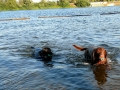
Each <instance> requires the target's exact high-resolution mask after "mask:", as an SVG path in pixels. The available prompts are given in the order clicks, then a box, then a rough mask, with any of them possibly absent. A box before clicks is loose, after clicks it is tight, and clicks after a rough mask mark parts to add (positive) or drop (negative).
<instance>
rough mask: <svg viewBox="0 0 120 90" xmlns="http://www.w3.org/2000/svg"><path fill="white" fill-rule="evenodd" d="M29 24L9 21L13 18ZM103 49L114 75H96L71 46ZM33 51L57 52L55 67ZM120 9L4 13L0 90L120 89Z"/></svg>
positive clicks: (1, 18) (0, 22)
mask: <svg viewBox="0 0 120 90" xmlns="http://www.w3.org/2000/svg"><path fill="white" fill-rule="evenodd" d="M23 17H24V18H30V19H28V20H7V19H12V18H23ZM73 44H77V45H81V46H87V45H91V44H92V45H95V46H102V47H104V48H105V49H106V50H107V51H108V58H109V63H110V66H111V70H106V69H104V67H101V68H99V67H98V68H96V70H95V71H94V70H91V68H90V65H89V64H88V63H87V62H84V60H83V52H79V51H77V50H75V49H74V48H73V47H72V45H73ZM31 46H32V47H35V48H42V47H44V46H48V47H50V48H51V49H52V51H53V53H54V55H53V66H52V67H50V66H47V65H46V64H45V63H44V62H42V61H39V60H37V59H35V58H34V57H32V50H31ZM119 85H120V7H99V8H98V7H97V8H77V9H53V10H29V11H7V12H0V90H120V86H119Z"/></svg>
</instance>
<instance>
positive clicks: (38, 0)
mask: <svg viewBox="0 0 120 90" xmlns="http://www.w3.org/2000/svg"><path fill="white" fill-rule="evenodd" d="M32 1H33V2H40V1H41V0H32Z"/></svg>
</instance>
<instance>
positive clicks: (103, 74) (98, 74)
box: [93, 65, 107, 85]
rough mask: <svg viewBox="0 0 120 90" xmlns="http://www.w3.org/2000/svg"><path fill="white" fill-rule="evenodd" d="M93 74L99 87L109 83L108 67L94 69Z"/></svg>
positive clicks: (101, 66) (100, 66)
mask: <svg viewBox="0 0 120 90" xmlns="http://www.w3.org/2000/svg"><path fill="white" fill-rule="evenodd" d="M93 73H94V76H95V79H96V80H97V83H98V85H103V84H105V82H106V81H107V66H106V65H99V66H96V67H94V69H93Z"/></svg>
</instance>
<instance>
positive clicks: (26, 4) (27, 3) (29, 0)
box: [21, 0, 34, 10]
mask: <svg viewBox="0 0 120 90" xmlns="http://www.w3.org/2000/svg"><path fill="white" fill-rule="evenodd" d="M21 3H23V5H22V6H23V7H24V8H25V9H27V10H29V9H32V8H33V7H34V4H33V2H32V0H23V2H22V1H21Z"/></svg>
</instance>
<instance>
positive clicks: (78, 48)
mask: <svg viewBox="0 0 120 90" xmlns="http://www.w3.org/2000/svg"><path fill="white" fill-rule="evenodd" d="M73 46H74V47H75V48H76V49H77V50H80V51H84V50H86V49H87V48H83V47H81V46H77V45H73Z"/></svg>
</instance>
